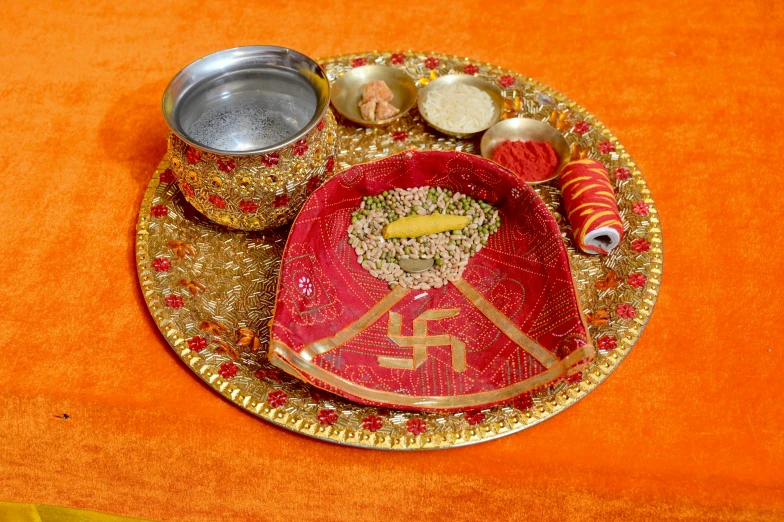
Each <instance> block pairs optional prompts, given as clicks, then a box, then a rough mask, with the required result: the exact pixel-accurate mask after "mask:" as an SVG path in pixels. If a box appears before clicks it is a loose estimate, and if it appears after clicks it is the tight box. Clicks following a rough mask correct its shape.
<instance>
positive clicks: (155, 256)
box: [136, 51, 663, 450]
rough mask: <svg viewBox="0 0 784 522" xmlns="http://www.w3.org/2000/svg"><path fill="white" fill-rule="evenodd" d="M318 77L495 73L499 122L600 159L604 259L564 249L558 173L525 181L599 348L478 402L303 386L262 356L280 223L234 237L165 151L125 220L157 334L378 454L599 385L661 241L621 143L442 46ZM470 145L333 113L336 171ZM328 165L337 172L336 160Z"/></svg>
mask: <svg viewBox="0 0 784 522" xmlns="http://www.w3.org/2000/svg"><path fill="white" fill-rule="evenodd" d="M321 63H322V65H323V67H324V68H325V70H326V71H327V74H328V76H329V78H330V80H334V79H335V78H336V77H338V76H339V75H341V74H342V73H343V72H345V71H346V70H349V69H351V68H352V67H356V66H360V65H364V64H372V63H377V64H383V65H393V66H395V67H400V68H402V69H404V70H405V71H406V72H407V73H408V74H409V75H410V76H411V77H412V78H414V79H415V80H416V81H417V84H418V85H419V86H423V85H426V84H427V83H428V82H430V81H432V80H433V79H435V78H437V77H439V76H443V75H445V74H449V73H455V72H460V73H463V72H465V73H468V74H475V75H478V76H481V77H483V78H485V79H487V80H489V81H492V82H496V84H497V85H499V86H500V87H501V88H502V89H503V94H504V98H505V113H504V115H503V117H504V118H511V117H518V116H522V117H527V118H534V119H538V120H541V121H547V122H549V123H550V124H551V125H552V126H554V127H555V128H557V129H558V130H559V131H561V132H562V134H563V135H564V137H565V138H566V140H567V141H568V142H569V145H570V147H571V149H572V154H573V155H574V156H577V157H592V158H596V159H599V160H600V161H602V162H603V163H604V164H605V165H606V166H607V167H608V170H609V172H610V173H611V175H612V178H613V179H612V182H613V184H614V185H615V189H616V192H617V196H618V203H619V208H620V212H621V216H622V218H623V223H624V230H625V233H626V236H625V238H624V240H623V242H622V243H621V245H620V246H619V247H617V248H616V249H614V250H613V251H612V252H611V253H610V254H609V255H607V256H590V255H586V254H583V253H581V252H579V251H578V250H576V249H575V246H574V241H573V238H572V236H571V230H570V226H569V222H568V220H567V219H566V218H565V216H564V214H563V212H564V209H563V205H562V201H561V196H560V191H559V188H558V184H557V183H558V182H557V181H553V182H550V183H547V184H542V185H537V186H536V187H535V189H536V192H537V193H538V194H539V195H540V196H541V198H542V199H543V200H544V202H545V204H546V205H547V207H548V208H549V209H550V211H551V212H552V214H553V216H554V217H555V219H556V221H557V222H558V224H559V226H560V229H561V233H562V236H563V238H564V241H565V242H566V245H567V249H568V251H569V255H570V261H571V266H572V272H573V275H574V277H575V280H576V282H577V289H578V292H579V295H580V300H581V302H582V305H583V308H584V311H585V314H586V317H587V320H588V327H589V331H590V334H591V336H592V337H593V339H594V341H595V344H596V347H597V348H598V350H599V352H598V356H597V358H596V361H595V362H594V363H593V364H592V365H591V366H590V367H589V368H587V369H586V370H584V371H583V372H582V373H581V374H578V375H576V376H573V377H572V378H570V379H568V380H564V381H561V382H558V383H556V384H553V385H551V386H549V387H547V388H545V389H541V390H538V391H536V392H534V393H532V394H528V395H526V396H523V397H522V398H518V399H517V400H516V401H514V402H513V403H510V404H505V405H502V406H496V407H493V408H489V409H486V410H482V411H466V412H452V413H417V412H410V411H396V410H387V409H383V408H376V407H371V406H363V405H359V404H355V403H352V402H349V401H347V400H345V399H342V398H340V397H337V396H335V395H332V394H330V393H327V392H324V391H322V390H318V389H316V388H313V387H312V386H310V385H307V384H304V383H301V382H299V381H297V380H295V379H293V378H292V377H290V376H288V375H287V374H285V373H284V372H282V371H281V370H278V369H276V368H275V367H273V366H271V365H270V363H269V362H268V361H267V357H266V349H267V339H268V335H267V323H268V321H269V320H270V317H271V309H272V306H273V303H274V298H275V284H276V280H277V272H278V267H279V264H280V258H281V255H282V253H283V247H284V245H285V240H286V230H285V229H281V230H276V231H273V232H242V231H234V230H229V229H226V228H223V227H221V226H220V225H216V224H214V223H212V222H211V221H209V220H207V219H206V218H205V217H203V216H202V215H200V214H199V213H198V212H196V211H195V210H194V209H193V207H191V206H190V204H188V203H187V202H186V201H185V198H184V197H183V195H182V194H181V193H180V191H179V189H178V188H177V185H176V183H174V181H173V177H172V176H171V173H170V171H168V167H169V163H168V158H164V159H163V161H162V162H161V163H160V165H159V166H158V168H157V169H156V171H155V174H154V175H153V177H152V180H151V181H150V184H149V186H148V188H147V192H146V194H145V196H144V200H143V202H142V206H141V210H140V213H139V221H138V224H137V241H136V263H137V268H138V273H139V280H140V283H141V287H142V292H143V294H144V298H145V300H146V302H147V305H148V307H149V309H150V312H151V313H152V316H153V318H154V319H155V322H156V324H157V325H158V327H159V328H160V330H161V332H162V333H163V335H164V337H165V338H166V340H167V342H168V343H169V345H170V346H171V347H172V349H173V350H174V351H175V353H176V354H177V355H178V356H179V357H180V358H181V359H182V361H183V362H184V363H185V364H186V365H187V366H188V367H189V368H190V369H191V370H192V371H194V372H195V373H196V375H198V376H199V377H200V378H201V379H203V380H204V381H205V382H206V383H207V384H208V385H209V386H210V387H212V388H213V389H214V390H215V391H216V392H218V393H219V394H220V395H222V396H223V397H224V398H226V399H227V400H229V401H231V402H233V403H235V404H236V405H237V406H239V407H241V408H243V409H245V410H246V411H248V412H250V413H252V414H254V415H256V416H258V417H261V418H262V419H264V420H267V421H269V422H272V423H273V424H276V425H278V426H281V427H283V428H286V429H289V430H292V431H295V432H297V433H301V434H304V435H309V436H312V437H316V438H319V439H323V440H328V441H331V442H336V443H339V444H347V445H352V446H360V447H370V448H380V449H406V450H414V449H430V448H447V447H454V446H461V445H466V444H472V443H476V442H481V441H485V440H491V439H494V438H497V437H501V436H504V435H508V434H510V433H515V432H518V431H522V430H523V429H525V428H528V427H530V426H533V425H534V424H537V423H539V422H541V421H543V420H545V419H548V418H549V417H551V416H553V415H555V414H556V413H559V412H560V411H563V410H564V409H565V408H567V407H569V406H571V405H572V404H574V403H575V402H576V401H578V400H579V399H581V398H582V397H583V396H585V395H586V394H587V393H588V392H590V391H591V390H593V389H594V388H595V387H596V386H598V385H599V383H601V382H602V381H603V380H604V379H606V378H607V376H608V375H609V374H610V373H611V372H612V371H613V370H614V369H615V368H616V367H617V366H618V364H619V363H620V362H621V361H622V360H623V358H624V357H625V356H626V355H627V354H628V353H629V351H630V350H631V348H632V347H633V346H634V345H635V343H636V342H637V340H638V339H639V337H640V335H641V334H642V331H643V328H644V327H645V324H646V323H647V321H648V319H649V318H650V315H651V313H652V311H653V307H654V304H655V302H656V297H657V295H658V291H659V285H660V282H661V273H662V265H663V257H662V237H661V229H660V224H659V219H658V214H657V210H656V207H655V205H654V202H653V199H652V198H651V194H650V191H649V190H648V187H647V185H646V183H645V180H644V178H643V176H642V174H641V173H640V172H639V170H638V169H637V166H636V165H635V164H634V162H633V161H632V160H631V158H630V157H629V155H628V153H627V152H626V151H625V149H624V147H623V146H622V145H621V144H620V143H619V142H618V140H617V139H616V138H615V136H613V135H612V134H611V133H610V132H609V131H608V130H607V128H606V127H605V126H604V125H602V124H601V123H600V122H598V121H597V120H596V119H595V118H594V117H593V116H592V115H591V114H590V113H589V112H587V111H586V110H584V109H583V108H582V107H580V106H578V105H576V104H575V103H574V102H572V101H570V100H568V99H567V98H566V97H565V96H563V95H561V94H560V93H558V92H556V91H554V90H552V89H550V88H549V87H546V86H544V85H542V84H540V83H538V82H536V81H534V80H532V79H531V78H527V77H524V76H521V75H519V74H516V73H514V72H513V71H509V70H506V69H502V68H499V67H496V66H493V65H490V64H485V63H479V62H476V61H472V60H469V59H465V58H458V57H454V56H446V55H441V54H426V53H417V52H411V51H409V52H402V53H390V52H372V53H366V54H353V55H346V56H340V57H335V58H328V59H325V60H322V61H321ZM412 148H413V149H419V150H458V151H463V152H468V153H476V154H478V153H479V137H475V138H473V139H470V140H458V139H454V138H449V137H447V136H444V135H441V134H439V133H437V132H436V131H434V130H432V129H430V128H429V127H428V126H427V125H426V124H425V123H424V121H423V120H422V118H421V116H420V115H419V114H418V113H417V112H416V111H415V110H414V111H411V112H410V113H409V114H407V115H405V116H404V117H402V118H400V119H399V120H397V121H395V122H394V123H393V124H392V125H390V126H389V127H385V128H376V129H371V128H363V127H358V126H356V125H354V124H353V123H351V122H348V121H346V120H344V119H342V118H341V117H338V151H339V152H338V160H337V165H336V167H339V169H345V168H347V167H349V166H351V165H354V164H357V163H364V162H367V161H372V160H374V159H378V158H382V157H385V156H388V155H390V154H394V153H397V152H401V151H403V150H406V149H412ZM336 170H337V168H336Z"/></svg>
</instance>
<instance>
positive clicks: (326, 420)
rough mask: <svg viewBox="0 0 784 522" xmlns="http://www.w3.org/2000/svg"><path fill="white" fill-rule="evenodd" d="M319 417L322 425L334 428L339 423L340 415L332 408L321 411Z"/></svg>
mask: <svg viewBox="0 0 784 522" xmlns="http://www.w3.org/2000/svg"><path fill="white" fill-rule="evenodd" d="M317 417H318V420H319V422H320V423H321V424H325V425H327V426H332V425H333V424H335V423H336V422H337V421H338V414H337V413H335V410H333V409H331V408H322V409H321V411H319V412H318V416H317Z"/></svg>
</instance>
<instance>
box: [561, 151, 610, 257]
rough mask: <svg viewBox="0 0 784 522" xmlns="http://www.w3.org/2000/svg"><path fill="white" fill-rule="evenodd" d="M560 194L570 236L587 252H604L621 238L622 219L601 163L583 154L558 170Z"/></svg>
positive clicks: (607, 176) (608, 177)
mask: <svg viewBox="0 0 784 522" xmlns="http://www.w3.org/2000/svg"><path fill="white" fill-rule="evenodd" d="M560 177H561V194H563V198H564V205H565V207H566V213H567V216H568V217H569V222H570V223H571V224H572V232H573V233H574V240H575V241H576V242H577V245H578V246H579V247H580V249H581V250H583V251H584V252H586V253H588V254H607V253H608V252H609V251H610V250H612V249H613V248H615V247H616V246H618V244H619V243H620V242H621V239H622V238H623V222H622V221H621V215H620V213H619V212H618V203H617V202H616V201H615V193H614V192H613V188H612V185H611V184H610V176H609V175H608V174H607V169H606V168H605V167H604V165H603V164H602V163H601V162H599V161H596V160H594V159H590V158H585V159H580V160H576V161H572V162H569V163H567V164H566V166H565V167H564V168H563V170H561V176H560Z"/></svg>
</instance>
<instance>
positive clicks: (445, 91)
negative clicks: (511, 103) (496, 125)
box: [422, 83, 495, 133]
mask: <svg viewBox="0 0 784 522" xmlns="http://www.w3.org/2000/svg"><path fill="white" fill-rule="evenodd" d="M422 111H423V113H424V116H425V118H426V119H427V120H428V121H429V122H431V123H432V124H433V125H435V126H436V127H439V128H442V129H445V130H448V131H450V132H458V133H462V132H465V133H469V132H479V131H482V130H484V129H486V128H487V127H489V126H490V124H491V123H492V121H493V118H494V117H495V106H494V105H493V99H492V98H491V97H490V95H489V94H487V93H486V92H485V91H483V90H481V89H479V88H477V87H474V86H473V85H464V84H461V83H452V84H448V85H441V86H436V87H433V89H432V90H430V91H428V93H427V98H425V101H424V103H423V104H422Z"/></svg>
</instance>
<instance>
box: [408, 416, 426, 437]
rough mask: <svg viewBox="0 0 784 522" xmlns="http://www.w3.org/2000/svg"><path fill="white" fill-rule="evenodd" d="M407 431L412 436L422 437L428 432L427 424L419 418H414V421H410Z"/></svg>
mask: <svg viewBox="0 0 784 522" xmlns="http://www.w3.org/2000/svg"><path fill="white" fill-rule="evenodd" d="M406 429H407V430H408V432H409V433H410V434H412V435H422V434H423V433H424V432H426V431H427V424H425V421H423V420H422V419H420V418H419V417H414V418H413V419H408V422H406Z"/></svg>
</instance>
